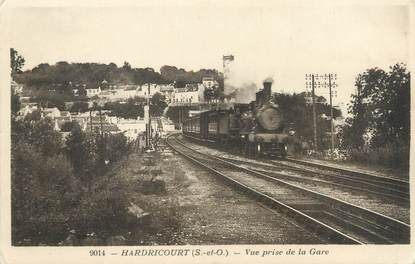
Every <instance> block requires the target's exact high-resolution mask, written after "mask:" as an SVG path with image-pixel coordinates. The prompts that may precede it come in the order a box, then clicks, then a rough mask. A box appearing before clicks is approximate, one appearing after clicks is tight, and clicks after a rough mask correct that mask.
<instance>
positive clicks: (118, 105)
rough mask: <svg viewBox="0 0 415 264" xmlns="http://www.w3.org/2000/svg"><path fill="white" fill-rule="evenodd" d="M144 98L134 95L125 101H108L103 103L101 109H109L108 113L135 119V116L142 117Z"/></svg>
mask: <svg viewBox="0 0 415 264" xmlns="http://www.w3.org/2000/svg"><path fill="white" fill-rule="evenodd" d="M145 101H146V100H145V98H141V97H134V98H128V100H127V101H126V102H108V103H105V105H104V107H103V109H104V110H110V111H111V113H110V115H112V116H117V117H122V118H127V119H136V118H137V117H144V104H145Z"/></svg>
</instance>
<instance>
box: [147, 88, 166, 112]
mask: <svg viewBox="0 0 415 264" xmlns="http://www.w3.org/2000/svg"><path fill="white" fill-rule="evenodd" d="M150 103H151V105H150V113H151V115H152V116H161V115H163V111H164V109H165V108H166V107H167V103H166V102H165V97H164V95H162V94H160V93H155V94H154V95H153V97H151V100H150Z"/></svg>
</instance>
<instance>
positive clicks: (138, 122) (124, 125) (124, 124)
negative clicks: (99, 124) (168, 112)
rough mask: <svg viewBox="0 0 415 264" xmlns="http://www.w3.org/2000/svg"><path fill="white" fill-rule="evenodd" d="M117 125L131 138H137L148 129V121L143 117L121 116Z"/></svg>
mask: <svg viewBox="0 0 415 264" xmlns="http://www.w3.org/2000/svg"><path fill="white" fill-rule="evenodd" d="M116 125H117V127H118V128H119V130H120V131H121V132H122V133H124V135H125V136H126V137H127V138H128V139H129V140H135V139H137V137H138V135H139V134H140V133H142V132H144V131H146V122H145V121H144V120H142V119H123V118H120V119H118V120H117V123H116Z"/></svg>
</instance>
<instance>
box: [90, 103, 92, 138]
mask: <svg viewBox="0 0 415 264" xmlns="http://www.w3.org/2000/svg"><path fill="white" fill-rule="evenodd" d="M89 124H90V126H91V135H92V109H89Z"/></svg>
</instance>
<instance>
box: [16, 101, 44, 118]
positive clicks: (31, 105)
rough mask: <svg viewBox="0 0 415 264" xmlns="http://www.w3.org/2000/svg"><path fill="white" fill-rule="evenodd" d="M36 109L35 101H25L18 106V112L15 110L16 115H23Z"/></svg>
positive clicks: (37, 107)
mask: <svg viewBox="0 0 415 264" xmlns="http://www.w3.org/2000/svg"><path fill="white" fill-rule="evenodd" d="M38 109H39V106H38V104H37V103H25V104H24V105H23V104H22V107H21V108H20V110H19V112H17V115H19V116H23V117H24V116H26V115H28V114H31V113H33V112H34V111H36V110H38Z"/></svg>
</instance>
